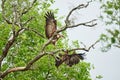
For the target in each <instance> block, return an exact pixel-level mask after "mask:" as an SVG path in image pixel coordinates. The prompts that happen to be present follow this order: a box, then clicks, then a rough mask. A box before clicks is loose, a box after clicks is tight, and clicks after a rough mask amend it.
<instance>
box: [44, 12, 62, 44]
mask: <svg viewBox="0 0 120 80" xmlns="http://www.w3.org/2000/svg"><path fill="white" fill-rule="evenodd" d="M44 17H45V19H46V24H45V34H46V37H47V38H48V39H49V38H51V37H52V36H53V34H54V32H56V30H57V21H56V20H55V17H54V14H53V13H52V12H51V11H48V12H46V14H45V16H44ZM60 37H62V36H61V35H60V34H57V35H55V36H54V38H53V40H52V41H51V43H52V44H53V45H55V43H56V41H57V40H58V39H59V38H60Z"/></svg>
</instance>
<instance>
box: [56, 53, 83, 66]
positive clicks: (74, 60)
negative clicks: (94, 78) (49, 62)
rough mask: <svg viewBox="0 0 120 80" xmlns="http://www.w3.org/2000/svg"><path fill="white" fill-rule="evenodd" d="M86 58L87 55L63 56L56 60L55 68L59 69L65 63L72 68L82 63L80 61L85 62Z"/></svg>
mask: <svg viewBox="0 0 120 80" xmlns="http://www.w3.org/2000/svg"><path fill="white" fill-rule="evenodd" d="M84 56H85V54H81V53H79V54H76V53H73V54H66V53H65V54H64V55H62V56H61V57H60V58H58V59H57V60H56V64H55V66H56V67H59V66H60V65H61V64H62V63H63V62H64V63H65V64H66V65H68V66H70V67H71V66H72V65H75V64H78V63H79V62H80V60H84Z"/></svg>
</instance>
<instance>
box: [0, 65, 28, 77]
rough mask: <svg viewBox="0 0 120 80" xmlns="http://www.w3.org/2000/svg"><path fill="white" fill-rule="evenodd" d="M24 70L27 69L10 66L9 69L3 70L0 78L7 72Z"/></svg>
mask: <svg viewBox="0 0 120 80" xmlns="http://www.w3.org/2000/svg"><path fill="white" fill-rule="evenodd" d="M25 70H27V69H26V68H25V67H15V68H10V69H8V70H6V71H5V72H3V73H2V74H1V75H0V78H4V77H5V76H6V75H8V74H9V73H11V72H16V71H25Z"/></svg>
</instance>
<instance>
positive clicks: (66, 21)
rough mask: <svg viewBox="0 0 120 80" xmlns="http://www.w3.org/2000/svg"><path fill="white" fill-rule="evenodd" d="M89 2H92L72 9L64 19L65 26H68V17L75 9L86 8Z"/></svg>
mask: <svg viewBox="0 0 120 80" xmlns="http://www.w3.org/2000/svg"><path fill="white" fill-rule="evenodd" d="M90 2H92V1H89V2H87V4H79V5H78V6H77V7H75V8H73V9H72V10H71V11H70V12H69V13H68V15H67V17H66V20H65V23H66V26H68V25H69V17H70V16H71V14H72V13H73V12H74V11H76V10H77V9H82V8H86V7H87V6H88V5H89V3H90Z"/></svg>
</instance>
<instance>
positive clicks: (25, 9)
mask: <svg viewBox="0 0 120 80" xmlns="http://www.w3.org/2000/svg"><path fill="white" fill-rule="evenodd" d="M36 2H37V0H34V1H33V2H32V4H31V6H30V7H28V8H24V9H23V12H22V14H21V16H22V15H23V14H26V13H27V12H28V11H29V10H30V9H31V8H32V7H33V5H34V4H35V3H36Z"/></svg>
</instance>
